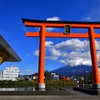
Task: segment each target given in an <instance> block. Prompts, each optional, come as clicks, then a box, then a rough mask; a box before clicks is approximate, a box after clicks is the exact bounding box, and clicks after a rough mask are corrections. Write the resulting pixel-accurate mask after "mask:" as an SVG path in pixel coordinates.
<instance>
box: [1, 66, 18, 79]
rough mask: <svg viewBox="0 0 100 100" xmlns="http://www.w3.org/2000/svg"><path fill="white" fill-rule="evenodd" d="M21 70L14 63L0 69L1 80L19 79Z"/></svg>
mask: <svg viewBox="0 0 100 100" xmlns="http://www.w3.org/2000/svg"><path fill="white" fill-rule="evenodd" d="M19 72H20V70H19V68H18V67H16V66H14V65H12V66H10V67H6V68H5V69H4V70H3V71H0V80H1V81H3V80H8V81H9V80H12V81H17V80H18V75H19Z"/></svg>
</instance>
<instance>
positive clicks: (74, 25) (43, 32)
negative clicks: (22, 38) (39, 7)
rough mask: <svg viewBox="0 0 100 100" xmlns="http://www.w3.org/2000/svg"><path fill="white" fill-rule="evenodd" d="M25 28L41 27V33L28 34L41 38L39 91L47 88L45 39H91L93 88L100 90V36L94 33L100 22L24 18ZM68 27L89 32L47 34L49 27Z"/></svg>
mask: <svg viewBox="0 0 100 100" xmlns="http://www.w3.org/2000/svg"><path fill="white" fill-rule="evenodd" d="M22 21H23V23H24V24H25V26H28V27H40V31H39V32H26V36H28V37H40V50H39V51H40V52H39V70H38V84H37V88H38V89H43V88H45V83H44V62H45V38H46V37H51V38H89V41H90V52H91V60H92V70H93V76H94V84H93V88H96V89H97V88H100V82H99V72H98V61H97V55H96V44H95V38H100V34H96V33H95V32H94V28H95V29H98V28H100V22H77V21H43V20H32V19H26V18H22ZM66 25H70V27H71V28H85V29H88V32H86V33H85V34H84V33H70V34H68V35H65V34H64V33H60V32H47V31H46V28H47V27H56V28H64V27H65V26H66Z"/></svg>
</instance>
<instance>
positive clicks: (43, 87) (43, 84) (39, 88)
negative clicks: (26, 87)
mask: <svg viewBox="0 0 100 100" xmlns="http://www.w3.org/2000/svg"><path fill="white" fill-rule="evenodd" d="M36 90H38V91H45V83H38V84H37V85H36Z"/></svg>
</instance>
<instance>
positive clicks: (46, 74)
mask: <svg viewBox="0 0 100 100" xmlns="http://www.w3.org/2000/svg"><path fill="white" fill-rule="evenodd" d="M44 76H45V80H51V73H50V72H49V71H48V70H46V71H45V72H44Z"/></svg>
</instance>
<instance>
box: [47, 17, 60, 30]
mask: <svg viewBox="0 0 100 100" xmlns="http://www.w3.org/2000/svg"><path fill="white" fill-rule="evenodd" d="M46 20H47V21H60V18H59V17H57V16H54V17H50V18H47V19H46ZM54 29H55V28H46V30H47V31H52V30H54Z"/></svg>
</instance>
